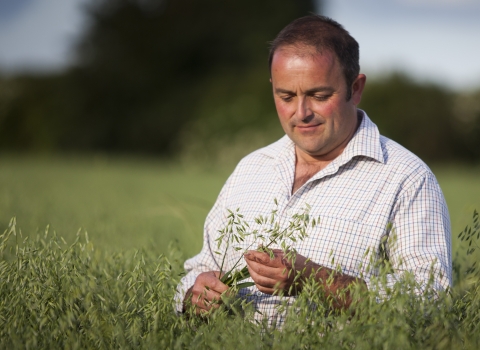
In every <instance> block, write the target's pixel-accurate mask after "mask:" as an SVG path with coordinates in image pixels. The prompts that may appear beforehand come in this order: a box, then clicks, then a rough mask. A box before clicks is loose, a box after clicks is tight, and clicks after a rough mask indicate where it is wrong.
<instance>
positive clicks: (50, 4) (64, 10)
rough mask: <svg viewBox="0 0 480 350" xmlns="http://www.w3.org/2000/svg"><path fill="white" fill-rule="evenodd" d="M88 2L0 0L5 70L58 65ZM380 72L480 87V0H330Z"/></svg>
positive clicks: (363, 56) (366, 63)
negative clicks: (395, 71)
mask: <svg viewBox="0 0 480 350" xmlns="http://www.w3.org/2000/svg"><path fill="white" fill-rule="evenodd" d="M87 2H88V0H0V71H2V72H3V73H4V74H5V73H7V74H15V73H16V72H20V71H24V70H30V71H47V72H48V71H55V70H57V71H58V70H61V69H63V68H64V67H66V66H67V65H68V64H69V63H70V62H71V61H72V59H73V55H72V50H71V48H72V47H73V44H74V41H75V39H76V38H78V37H79V36H80V34H81V33H82V31H83V30H84V29H85V28H86V26H87V25H88V22H87V21H86V18H85V17H84V15H83V11H82V6H83V5H85V3H87ZM323 10H324V14H326V15H327V16H330V17H332V18H333V19H335V20H337V21H338V22H340V23H341V24H342V25H343V26H344V27H345V28H346V29H347V30H348V31H349V32H350V34H351V35H352V36H353V37H354V38H355V39H357V41H358V42H359V44H360V65H361V67H362V71H363V72H365V73H367V76H370V77H375V76H378V75H381V74H385V73H388V72H389V71H391V70H401V71H404V72H407V73H408V74H410V75H411V76H412V77H413V78H415V79H417V80H419V81H423V80H428V81H433V82H435V83H438V84H442V85H445V86H447V87H449V88H451V89H469V88H474V87H480V59H479V57H480V0H326V1H324V5H323Z"/></svg>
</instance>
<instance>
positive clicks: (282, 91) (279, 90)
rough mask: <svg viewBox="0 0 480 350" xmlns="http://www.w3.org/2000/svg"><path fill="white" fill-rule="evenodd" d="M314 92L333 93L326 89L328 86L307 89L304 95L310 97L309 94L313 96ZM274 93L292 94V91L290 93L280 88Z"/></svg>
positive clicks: (330, 89) (331, 89)
mask: <svg viewBox="0 0 480 350" xmlns="http://www.w3.org/2000/svg"><path fill="white" fill-rule="evenodd" d="M316 92H333V88H331V87H328V86H318V87H314V88H311V89H308V90H307V91H306V94H307V95H311V94H314V93H316ZM275 93H277V94H294V92H293V91H290V90H287V89H282V88H276V89H275Z"/></svg>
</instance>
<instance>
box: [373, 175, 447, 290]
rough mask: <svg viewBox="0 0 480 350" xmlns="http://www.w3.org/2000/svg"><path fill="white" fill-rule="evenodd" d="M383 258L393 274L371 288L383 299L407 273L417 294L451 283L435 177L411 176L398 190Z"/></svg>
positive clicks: (444, 216)
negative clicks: (411, 277) (385, 257)
mask: <svg viewBox="0 0 480 350" xmlns="http://www.w3.org/2000/svg"><path fill="white" fill-rule="evenodd" d="M391 222H392V224H393V225H392V229H391V230H390V234H389V239H388V240H387V242H388V244H387V245H386V256H387V259H388V260H389V262H390V264H391V266H392V267H393V273H392V274H388V275H387V281H386V283H384V284H383V285H382V284H376V286H373V285H372V281H370V280H369V279H368V280H367V281H366V282H367V286H368V287H369V289H370V288H377V289H379V294H380V295H381V296H385V295H386V293H385V290H386V288H392V287H393V285H394V284H395V283H396V282H397V281H399V280H401V279H402V277H403V275H404V274H405V272H407V271H408V272H410V273H411V274H412V275H413V276H414V278H415V281H416V283H417V284H418V288H417V290H416V293H417V294H421V293H423V292H424V291H425V289H426V288H427V286H431V287H432V288H433V289H434V290H435V291H436V292H439V291H442V290H446V289H447V288H448V287H450V286H451V284H452V260H451V229H450V217H449V214H448V209H447V205H446V203H445V199H444V197H443V194H442V191H441V189H440V186H439V185H438V183H437V181H436V179H435V177H434V175H433V174H432V173H431V172H426V173H424V175H422V176H419V177H414V179H412V180H411V183H410V184H408V185H406V189H405V190H404V191H401V193H400V195H399V197H398V199H397V202H396V204H395V206H394V208H393V211H392V221H391Z"/></svg>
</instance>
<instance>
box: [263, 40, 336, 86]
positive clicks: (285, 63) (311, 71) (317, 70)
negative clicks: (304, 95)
mask: <svg viewBox="0 0 480 350" xmlns="http://www.w3.org/2000/svg"><path fill="white" fill-rule="evenodd" d="M292 74H293V75H295V76H298V75H299V74H301V75H303V76H305V77H309V78H310V79H314V77H319V76H320V77H325V78H326V77H332V78H333V77H340V76H341V75H343V74H342V69H341V67H340V63H339V61H338V59H337V57H336V55H335V54H334V53H333V52H331V51H329V50H325V51H323V52H318V51H316V50H315V49H314V48H311V47H300V48H299V47H297V46H286V47H281V48H279V49H278V50H277V51H275V53H274V55H273V59H272V66H271V76H272V78H273V79H274V78H275V77H277V78H278V77H280V76H285V77H286V78H288V76H291V75H292ZM274 80H275V79H274Z"/></svg>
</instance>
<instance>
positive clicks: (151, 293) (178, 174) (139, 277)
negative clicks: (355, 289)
mask: <svg viewBox="0 0 480 350" xmlns="http://www.w3.org/2000/svg"><path fill="white" fill-rule="evenodd" d="M231 170H232V169H218V168H216V169H205V168H204V167H203V168H202V167H195V166H186V165H182V164H178V163H171V162H170V163H169V162H163V161H160V160H155V159H132V158H108V157H78V156H77V157H71V158H60V157H53V158H52V157H40V158H39V157H37V158H31V157H21V156H19V157H14V156H2V157H0V225H1V226H2V227H3V229H6V231H5V233H4V234H3V235H2V236H1V239H0V348H35V349H36V348H45V349H50V348H191V347H194V348H209V349H215V348H219V349H220V348H221V349H223V348H236V347H238V346H239V344H241V346H242V347H247V346H248V347H252V348H278V349H291V348H316V347H326V348H358V349H363V348H365V349H367V348H456V347H464V348H472V349H473V348H478V347H479V345H480V337H479V336H478V335H479V334H480V311H479V310H480V296H479V293H480V284H479V282H478V281H479V280H478V275H475V272H472V271H470V272H468V271H466V269H467V267H468V266H470V264H471V263H472V260H478V255H475V254H473V255H470V256H469V261H468V262H467V261H466V260H465V257H466V254H465V252H466V251H467V248H468V247H467V245H468V244H466V243H465V242H464V243H460V241H459V239H458V238H457V235H458V233H459V232H461V231H462V230H463V228H464V227H465V226H466V225H472V214H473V211H474V209H480V168H478V167H467V166H462V165H456V166H447V165H441V166H434V167H433V170H434V173H435V174H436V176H437V178H438V180H439V182H440V184H441V186H442V189H443V191H444V194H445V197H446V200H447V203H448V206H449V210H450V214H451V220H452V228H453V229H452V232H453V246H454V251H455V252H457V253H458V255H454V257H455V259H456V263H457V264H459V265H462V267H461V269H460V270H459V271H460V272H459V274H457V277H456V279H457V280H461V282H462V283H458V284H457V285H456V287H455V289H454V291H453V294H452V295H451V296H440V298H439V299H435V298H430V296H429V295H428V293H427V294H425V296H424V298H423V299H421V300H420V299H418V298H417V297H416V296H414V295H412V294H411V293H409V292H408V290H409V289H411V288H412V286H408V285H405V286H400V287H399V291H400V292H398V293H393V294H391V295H390V296H389V300H387V301H386V302H384V303H377V302H375V301H374V300H376V299H375V298H376V297H375V296H368V297H367V296H363V297H361V298H360V301H359V302H358V303H357V304H356V313H355V316H354V317H353V316H352V315H351V314H349V313H348V312H347V313H343V314H341V315H336V314H335V313H331V312H330V311H328V310H329V306H328V305H326V306H324V307H323V306H321V301H320V300H318V296H317V295H319V294H318V293H317V292H315V288H313V287H312V288H313V289H311V290H310V292H305V293H306V294H305V296H304V297H300V298H299V300H298V304H297V308H295V309H291V312H293V314H291V315H290V316H289V318H288V319H287V321H288V322H287V323H286V325H285V327H284V328H283V329H282V330H275V329H268V328H265V325H262V324H260V325H258V324H254V323H252V322H245V319H250V318H251V316H252V314H251V312H250V311H249V310H248V307H247V308H246V309H245V308H243V309H242V308H241V311H239V310H240V309H239V308H238V307H239V306H238V305H235V303H234V304H233V305H230V306H229V307H228V308H225V309H223V311H222V310H221V311H219V312H217V313H215V314H214V315H212V316H211V317H210V318H208V319H206V320H203V319H199V318H196V317H190V318H186V317H177V316H175V315H174V313H173V311H172V297H173V293H174V287H175V285H176V283H177V282H178V279H179V277H180V273H181V270H182V262H183V260H184V259H185V258H186V257H188V256H191V255H192V254H195V253H196V252H198V251H199V249H200V247H201V243H202V242H201V241H202V226H203V221H204V219H205V216H206V214H207V213H208V211H209V210H210V207H211V205H212V204H213V202H214V200H215V198H216V196H217V194H218V192H219V191H220V189H221V187H222V185H223V183H224V181H225V180H226V178H227V176H228V174H229V172H230V171H231ZM12 217H15V218H16V225H15V226H12V224H10V223H11V218H12ZM9 224H10V226H9ZM47 226H48V230H47ZM2 231H3V230H2ZM46 231H48V232H49V233H48V234H47V235H46V234H45V232H46ZM474 231H475V230H474ZM77 232H80V234H79V236H77ZM86 232H88V236H87V235H86ZM475 232H477V231H475ZM479 232H480V230H479ZM55 233H56V235H55ZM55 236H58V237H60V236H61V237H63V238H64V240H63V239H60V238H55ZM27 237H28V238H27ZM78 237H79V240H78V241H77V242H76V243H74V242H75V240H76V239H77V238H78ZM87 237H88V238H87ZM474 238H475V237H474ZM474 238H473V240H474ZM172 242H173V245H172V244H171V243H172ZM476 242H477V243H476V244H478V242H479V240H478V238H477V240H476ZM473 243H474V244H475V242H473ZM138 250H139V251H138ZM476 253H478V252H476ZM402 288H403V289H402ZM372 300H373V302H372ZM311 303H315V304H316V305H317V306H318V307H317V308H316V309H315V310H312V309H311V308H310V306H309V305H311ZM292 310H293V311H292Z"/></svg>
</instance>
